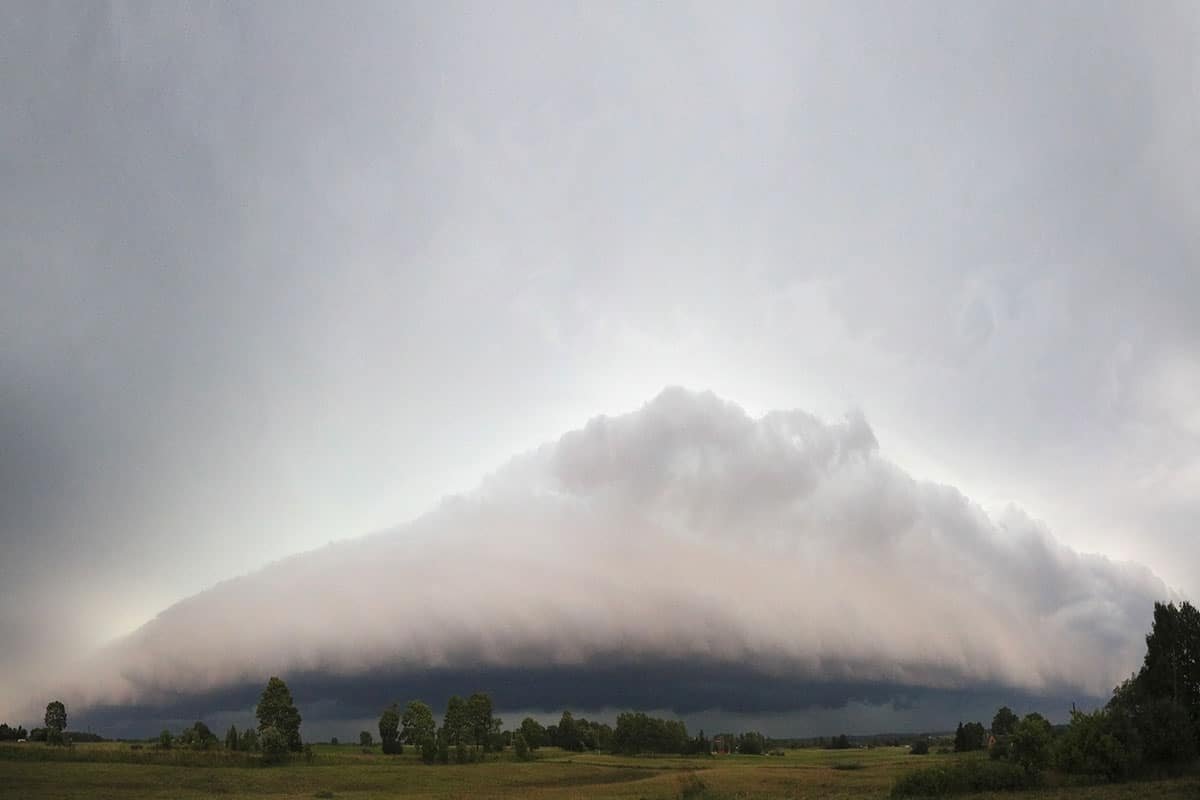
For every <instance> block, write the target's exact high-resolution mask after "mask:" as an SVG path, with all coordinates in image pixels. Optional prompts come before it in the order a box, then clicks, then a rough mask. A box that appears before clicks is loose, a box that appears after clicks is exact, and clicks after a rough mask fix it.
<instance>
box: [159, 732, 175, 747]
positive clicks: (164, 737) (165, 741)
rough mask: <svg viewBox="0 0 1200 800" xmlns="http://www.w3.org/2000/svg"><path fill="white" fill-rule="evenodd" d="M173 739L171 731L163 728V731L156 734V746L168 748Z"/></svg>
mask: <svg viewBox="0 0 1200 800" xmlns="http://www.w3.org/2000/svg"><path fill="white" fill-rule="evenodd" d="M173 743H174V740H173V739H172V738H171V732H170V731H169V730H167V729H166V728H163V732H162V733H160V734H159V735H158V746H159V748H160V749H162V750H170V749H171V745H172V744H173Z"/></svg>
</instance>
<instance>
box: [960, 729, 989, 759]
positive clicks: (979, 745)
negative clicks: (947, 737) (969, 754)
mask: <svg viewBox="0 0 1200 800" xmlns="http://www.w3.org/2000/svg"><path fill="white" fill-rule="evenodd" d="M986 736H987V730H985V729H984V727H983V723H982V722H968V723H967V724H966V725H964V724H962V723H961V722H960V723H958V730H956V731H955V732H954V751H955V752H956V753H962V752H966V751H969V750H982V749H983V740H984V738H985V737H986Z"/></svg>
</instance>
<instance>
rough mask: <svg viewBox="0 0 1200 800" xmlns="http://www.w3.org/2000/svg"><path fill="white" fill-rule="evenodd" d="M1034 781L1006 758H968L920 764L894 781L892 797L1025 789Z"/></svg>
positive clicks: (1033, 783)
mask: <svg viewBox="0 0 1200 800" xmlns="http://www.w3.org/2000/svg"><path fill="white" fill-rule="evenodd" d="M1036 784H1037V778H1036V776H1034V775H1031V774H1030V773H1028V772H1026V771H1025V770H1023V769H1022V768H1021V767H1019V766H1017V765H1016V764H1011V763H1009V762H1006V761H986V760H981V759H978V758H972V759H970V760H969V761H960V762H957V763H952V764H946V765H942V766H935V767H922V768H921V769H918V770H914V771H913V772H910V773H908V774H907V775H905V776H903V777H902V778H900V780H898V781H896V783H895V785H894V786H893V787H892V797H942V796H945V795H951V794H965V793H967V792H993V791H1002V790H1011V789H1026V788H1029V787H1031V786H1035V785H1036Z"/></svg>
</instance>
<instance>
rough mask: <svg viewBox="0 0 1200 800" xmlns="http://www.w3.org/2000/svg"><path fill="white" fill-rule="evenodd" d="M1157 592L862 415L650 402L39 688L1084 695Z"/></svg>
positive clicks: (675, 397) (588, 701) (550, 700)
mask: <svg viewBox="0 0 1200 800" xmlns="http://www.w3.org/2000/svg"><path fill="white" fill-rule="evenodd" d="M1168 596H1170V592H1169V590H1168V588H1167V587H1166V586H1165V585H1164V583H1163V582H1162V581H1161V580H1160V579H1158V578H1157V577H1156V576H1155V575H1154V574H1152V573H1151V572H1150V571H1149V570H1148V569H1146V568H1144V567H1142V566H1139V565H1136V564H1132V563H1120V562H1115V561H1112V560H1110V559H1108V558H1105V557H1102V556H1099V555H1090V554H1084V553H1079V552H1076V551H1075V550H1072V549H1070V548H1068V547H1066V546H1064V545H1063V544H1061V543H1060V542H1059V541H1058V540H1056V538H1055V537H1054V535H1053V534H1052V533H1051V532H1050V531H1048V530H1047V529H1046V527H1045V526H1044V525H1042V524H1040V523H1039V522H1037V521H1036V520H1034V519H1031V518H1030V517H1029V516H1027V515H1025V514H1024V513H1022V512H1021V511H1020V510H1019V509H1016V508H1008V509H1006V510H1003V511H1001V512H998V513H997V512H989V511H985V510H984V509H983V508H982V507H980V506H979V505H978V504H976V503H973V502H972V501H971V500H970V499H969V498H967V497H965V496H964V495H963V494H962V493H961V492H959V491H958V490H956V489H955V488H954V487H952V486H945V485H939V484H935V483H930V482H926V481H922V480H920V479H918V478H915V477H913V476H911V475H910V474H908V473H907V472H905V471H904V470H903V469H902V468H901V467H900V466H898V465H896V464H894V463H892V462H891V461H889V460H888V459H887V458H885V457H884V456H883V455H882V454H881V450H880V445H879V443H878V442H877V441H876V437H875V434H874V432H873V431H872V428H871V426H870V424H869V423H868V421H867V420H866V419H865V418H864V417H863V416H862V415H861V414H857V413H854V414H850V415H848V416H847V417H846V418H845V420H843V421H840V422H835V423H829V422H824V421H822V420H820V419H818V418H816V417H814V416H812V415H810V414H807V413H805V412H803V411H795V410H792V411H776V412H771V413H768V414H765V415H764V416H762V417H759V418H754V417H751V416H750V415H748V414H747V413H746V412H745V411H743V410H742V409H741V408H740V407H738V406H737V405H734V404H732V403H729V402H726V401H724V400H722V399H720V398H718V397H716V396H714V395H712V394H700V393H694V392H690V391H686V390H683V389H677V388H671V389H667V390H665V391H663V392H662V393H661V394H660V395H658V396H657V397H656V398H654V399H653V400H652V401H650V402H648V403H647V404H646V405H644V406H643V407H642V408H640V409H639V410H637V411H635V412H633V413H630V414H626V415H624V416H617V417H597V418H595V419H593V420H591V421H590V422H588V423H587V424H586V425H585V426H584V427H582V428H580V429H578V430H573V431H571V432H569V433H566V434H565V435H563V436H562V437H561V438H560V439H558V440H557V441H555V442H551V443H548V444H546V445H544V446H542V447H540V448H538V449H536V450H534V451H532V452H529V453H526V454H524V455H520V456H518V457H516V458H514V459H513V460H512V461H511V462H510V463H508V464H507V465H506V466H504V467H503V468H501V469H499V470H498V471H496V472H495V473H494V474H492V475H490V476H489V477H488V478H486V479H485V480H484V481H483V482H482V484H481V485H480V486H479V487H478V488H477V489H476V490H475V491H473V492H470V493H468V494H465V495H462V496H456V497H453V498H448V499H446V500H445V501H444V502H443V503H442V504H441V505H440V506H439V507H437V508H436V509H435V510H433V511H431V512H430V513H428V514H426V515H424V516H422V517H420V518H418V519H416V520H415V521H413V522H411V523H409V524H406V525H403V526H400V527H398V528H395V529H393V530H389V531H386V532H382V533H377V534H374V535H370V536H365V537H362V538H357V539H352V540H348V541H343V542H339V543H335V544H330V545H329V546H327V547H324V548H322V549H319V550H315V551H311V552H307V553H303V554H301V555H297V556H294V557H291V558H287V559H285V560H282V561H279V562H276V563H274V564H272V565H270V566H268V567H267V568H265V569H262V570H261V571H258V572H255V573H253V574H249V575H245V576H242V577H238V578H235V579H233V580H229V581H226V582H224V583H221V584H219V585H216V586H214V587H212V588H210V589H208V590H206V591H204V592H201V593H200V594H197V595H195V596H193V597H191V598H189V599H186V600H184V601H182V602H179V603H177V604H175V605H173V606H171V607H170V608H167V609H166V610H164V611H163V612H162V613H161V614H159V615H158V616H157V617H156V618H155V619H154V620H152V621H151V622H149V623H148V624H146V625H145V626H143V627H142V628H141V629H139V630H137V631H136V632H135V633H133V634H132V635H130V636H128V637H126V638H124V639H122V640H120V641H118V642H116V643H114V644H112V645H111V646H109V647H108V648H107V649H105V650H104V651H102V652H101V653H99V654H96V655H94V656H93V657H92V658H91V659H90V660H89V661H87V662H86V663H85V664H82V665H76V666H75V667H74V668H73V669H72V670H71V671H70V673H71V674H68V675H66V676H64V677H63V678H62V679H60V680H59V681H58V682H57V683H56V684H55V685H54V686H53V687H51V688H53V689H54V690H55V691H59V692H62V693H64V694H65V695H67V697H68V698H69V700H70V701H71V702H73V703H75V704H79V705H80V706H81V707H83V708H92V709H103V710H104V711H103V713H105V714H107V715H108V716H109V717H110V718H117V717H120V716H121V715H123V714H124V715H128V714H136V713H139V712H138V709H146V708H157V709H169V708H172V707H179V705H180V703H184V705H187V702H191V703H192V704H193V705H196V704H197V703H196V702H195V698H199V697H206V696H207V697H210V698H220V699H217V700H213V701H212V702H218V703H226V704H227V705H225V706H223V707H242V705H237V704H243V705H246V706H248V705H249V704H252V702H253V691H252V689H254V688H256V687H258V686H260V685H261V683H262V681H263V680H265V678H266V676H268V675H271V674H281V675H285V676H290V677H291V679H292V680H294V681H296V683H297V685H298V686H299V687H300V689H299V691H298V694H299V695H300V696H301V697H302V698H304V699H305V700H307V701H308V702H313V703H320V702H324V701H329V702H336V701H337V700H338V697H339V696H343V695H344V697H345V698H353V703H351V704H352V705H355V708H358V707H361V708H363V709H371V708H376V707H377V705H373V703H375V704H377V703H382V702H386V701H389V700H391V699H395V698H394V697H393V696H392V695H393V694H394V693H396V692H397V691H399V689H398V688H397V687H404V688H406V689H411V690H413V691H417V690H421V689H422V688H424V690H427V691H431V692H433V693H434V694H437V693H438V692H441V691H443V690H445V691H455V690H457V691H471V690H473V689H475V688H476V684H478V683H480V682H483V683H487V684H489V686H491V688H493V689H494V690H497V691H498V693H499V694H500V695H501V697H500V702H501V703H502V704H503V703H504V702H505V700H508V702H509V705H508V707H516V706H517V705H518V704H520V707H533V706H538V705H545V706H548V707H549V706H552V705H553V704H555V703H561V704H572V703H573V704H575V705H580V704H582V705H586V706H589V707H593V708H600V707H616V708H619V707H631V706H637V707H657V708H665V709H674V710H677V711H681V712H686V711H694V710H698V709H702V708H737V709H740V710H751V711H770V710H786V709H794V708H803V707H806V706H818V705H824V706H830V705H834V706H836V705H838V704H844V703H845V702H847V701H848V700H850V699H864V700H866V701H869V702H889V701H897V698H902V697H903V696H905V695H906V694H907V695H913V694H920V693H921V692H942V693H946V692H949V693H953V692H963V691H973V690H980V691H982V690H984V689H986V690H988V691H997V690H1001V691H1010V692H1013V693H1022V694H1026V695H1042V696H1049V695H1051V694H1055V696H1062V694H1063V693H1064V692H1065V693H1079V694H1083V695H1087V696H1089V697H1097V696H1102V695H1104V694H1106V693H1107V692H1108V691H1109V690H1110V689H1111V687H1112V686H1113V685H1114V684H1115V683H1116V682H1118V681H1119V680H1120V679H1121V678H1122V677H1123V676H1126V675H1128V674H1129V672H1130V671H1131V670H1132V669H1134V668H1135V667H1136V665H1137V664H1138V662H1139V660H1140V657H1141V651H1142V636H1143V635H1144V633H1145V630H1146V628H1147V625H1148V620H1149V617H1150V612H1151V610H1152V603H1153V601H1155V600H1159V599H1164V598H1166V597H1168ZM556 676H558V677H557V678H556ZM589 676H590V678H589ZM452 679H453V680H452ZM454 681H461V682H468V681H471V682H469V683H464V685H460V686H457V687H456V688H455V687H450V686H449V684H450V683H452V682H454ZM748 686H753V687H754V689H753V691H749V690H747V687H748ZM355 687H357V689H356V688H355ZM506 693H507V694H506ZM364 694H365V695H366V696H363V695H364ZM187 698H193V700H192V701H187V702H185V701H186V700H187ZM346 702H351V701H350V699H347V700H346ZM228 704H233V705H228Z"/></svg>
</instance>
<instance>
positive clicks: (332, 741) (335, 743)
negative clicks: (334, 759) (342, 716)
mask: <svg viewBox="0 0 1200 800" xmlns="http://www.w3.org/2000/svg"><path fill="white" fill-rule="evenodd" d="M329 743H330V744H331V745H333V746H334V747H337V746H338V738H337V737H336V736H334V737H333V738H332V739H330V740H329Z"/></svg>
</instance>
